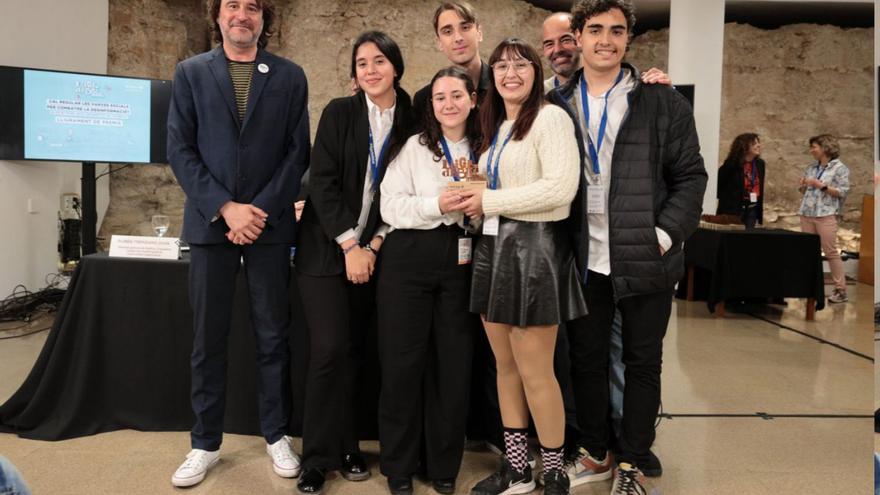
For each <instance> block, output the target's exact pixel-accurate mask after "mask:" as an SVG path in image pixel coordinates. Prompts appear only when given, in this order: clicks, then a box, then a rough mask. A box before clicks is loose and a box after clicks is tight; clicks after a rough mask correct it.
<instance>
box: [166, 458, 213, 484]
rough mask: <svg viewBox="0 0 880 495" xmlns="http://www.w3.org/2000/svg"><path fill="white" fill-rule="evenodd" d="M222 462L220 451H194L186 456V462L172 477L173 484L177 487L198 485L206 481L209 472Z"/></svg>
mask: <svg viewBox="0 0 880 495" xmlns="http://www.w3.org/2000/svg"><path fill="white" fill-rule="evenodd" d="M219 461H220V451H219V450H213V451H207V450H202V449H192V450H190V451H189V454H186V460H185V461H183V464H181V465H180V467H179V468H177V471H175V472H174V475H173V476H172V477H171V484H172V485H174V486H177V487H186V486H193V485H197V484H199V483H201V482H202V480H203V479H205V475H206V474H208V470H209V469H211V468H212V467H214V465H215V464H217V462H219Z"/></svg>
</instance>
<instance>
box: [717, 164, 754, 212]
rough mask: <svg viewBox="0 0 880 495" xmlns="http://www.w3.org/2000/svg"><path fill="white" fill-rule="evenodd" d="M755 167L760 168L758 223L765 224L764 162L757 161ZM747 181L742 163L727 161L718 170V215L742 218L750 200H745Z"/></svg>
mask: <svg viewBox="0 0 880 495" xmlns="http://www.w3.org/2000/svg"><path fill="white" fill-rule="evenodd" d="M755 166H756V167H758V190H759V191H760V194H758V205H757V214H758V223H760V224H761V225H763V224H764V168H765V166H764V160H761V159H760V158H756V159H755ZM745 194H746V192H745V180H744V177H743V167H742V164H741V163H733V162H732V161H731V160H725V161H724V165H722V166H721V168H720V169H718V194H717V196H718V208H717V209H716V210H715V214H716V215H736V216H742V214H743V210H744V208H745V207H746V206H748V203H749V202H748V200H745V199H743V197H744V196H745Z"/></svg>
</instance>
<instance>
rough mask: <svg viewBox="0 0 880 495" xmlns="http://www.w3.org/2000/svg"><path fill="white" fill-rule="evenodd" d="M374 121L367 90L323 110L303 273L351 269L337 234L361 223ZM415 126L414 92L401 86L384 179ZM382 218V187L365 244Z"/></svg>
mask: <svg viewBox="0 0 880 495" xmlns="http://www.w3.org/2000/svg"><path fill="white" fill-rule="evenodd" d="M369 126H370V122H369V118H368V115H367V101H366V96H365V95H364V93H363V92H362V91H359V92H358V93H357V94H356V95H354V96H349V97H345V98H336V99H334V100H332V101H331V102H330V103H328V104H327V106H326V107H325V108H324V112H323V113H322V114H321V120H320V122H319V123H318V132H317V134H316V135H315V144H314V146H313V148H312V163H311V170H310V171H309V186H308V196H307V197H306V206H305V210H303V215H302V220H301V221H300V225H299V233H298V244H297V248H296V259H295V263H296V269H297V271H299V272H301V273H304V274H307V275H313V276H328V275H338V274H340V273H343V272H344V271H345V259H344V258H343V255H342V250H341V249H340V248H339V245H338V244H336V240H335V239H336V237H338V236H339V235H341V234H342V233H343V232H345V231H346V230H348V229H353V228H355V227H357V223H358V217H360V213H361V209H362V207H363V193H364V177H365V175H366V173H367V159H368V156H369V152H370V151H369V146H370V144H369V139H370V138H369ZM413 127H414V126H413V109H412V103H411V101H410V97H409V94H407V93H406V91H404V90H403V89H400V88H398V89H397V102H396V108H395V110H394V122H393V124H392V128H391V141H390V143H389V148H388V153H386V156H385V157H384V159H383V160H382V163H380V164H379V182H380V183H381V181H382V179H383V178H384V177H385V169H386V168H387V166H388V163H389V162H390V161H391V160H392V159H393V158H394V156H395V155H396V153H397V152H398V151H400V148H401V147H402V146H403V144H404V143H405V142H406V139H407V138H408V137H409V136H410V135H411V134H412V133H413V132H414V129H413ZM377 152H378V150H377ZM380 222H381V218H380V214H379V192H378V191H376V193H375V194H374V195H373V202H372V203H371V204H370V213H369V216H368V217H367V224H366V226H365V228H364V231H363V233H362V234H361V238H360V240H359V242H360V243H361V244H366V243H367V242H369V241H370V239H371V238H372V236H373V233H374V232H375V230H376V228H377V227H378V226H379V224H380Z"/></svg>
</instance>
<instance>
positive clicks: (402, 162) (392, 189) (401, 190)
mask: <svg viewBox="0 0 880 495" xmlns="http://www.w3.org/2000/svg"><path fill="white" fill-rule="evenodd" d="M419 137H420V135H419V134H417V135H415V136H412V137H410V138H409V140H407V142H406V144H405V145H404V146H403V149H401V150H400V153H399V154H398V155H397V157H395V158H394V161H392V162H391V163H389V164H388V170H386V172H385V178H384V179H383V180H382V185H381V190H382V195H381V198H382V199H381V202H380V208H381V209H380V211H381V212H382V221H383V222H385V223H386V224H388V225H389V226H390V227H391V229H416V230H430V229H435V228H437V227H439V226H440V225H452V224H454V223H456V224H458V225H459V226H460V227H462V228H464V223H463V222H464V218H463V215H462V213H461V212H453V213H446V214H443V213H441V212H440V203H439V201H438V197H439V196H440V193H442V192H443V191H445V190H446V186H447V184H449V183H450V182H452V181H454V180H455V179H454V178H453V177H452V174H451V173H450V171H449V168H448V165H447V163H446V158H445V157H441V158H440V159H439V160H438V159H437V157H436V156H435V155H434V152H433V151H431V150H430V149H428V147H427V146H425V145H423V144H421V143H419ZM446 144H447V145H448V146H449V153H450V154H451V155H452V160H453V161H455V162H459V160H461V159H465V160H467V161H468V166H475V165H474V164H473V162H471V161H470V159H471V158H470V157H471V147H470V143H469V142H468V140H467V138H465V139H462V140H461V141H458V142H451V141H449V140H447V143H446Z"/></svg>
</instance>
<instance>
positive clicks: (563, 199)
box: [480, 104, 581, 222]
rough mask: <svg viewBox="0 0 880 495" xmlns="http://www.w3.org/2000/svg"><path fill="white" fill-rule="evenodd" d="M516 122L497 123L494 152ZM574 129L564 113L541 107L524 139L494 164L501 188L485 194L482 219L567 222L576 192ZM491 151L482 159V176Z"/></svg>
mask: <svg viewBox="0 0 880 495" xmlns="http://www.w3.org/2000/svg"><path fill="white" fill-rule="evenodd" d="M513 123H514V121H512V120H506V121H504V123H502V124H501V129H500V130H499V135H498V145H497V147H496V149H495V153H496V156H495V157H494V158H493V161H494V160H496V159H497V153H498V151H499V150H500V149H501V145H502V144H503V142H504V138H505V137H507V133H508V132H509V131H510V128H511V126H513ZM576 139H577V138H576V137H575V133H574V124H573V123H572V121H571V118H570V117H569V116H568V114H567V113H566V112H565V110H563V109H561V108H559V107H557V106H555V105H550V104H545V105H544V107H543V108H541V110H540V111H539V112H538V116H537V117H536V118H535V122H534V123H533V124H532V128H531V129H530V130H529V132H528V134H526V136H525V137H524V138H523V139H522V140H521V141H515V140H513V139H511V140H510V142H509V143H507V146H506V147H505V148H504V153H503V154H502V155H501V163H500V164H499V165H498V175H499V181H498V182H499V186H498V189H496V190H490V189H487V190H486V191H485V192H484V193H483V212H484V213H485V214H486V216H493V215H501V216H504V217H507V218H511V219H514V220H521V221H524V222H553V221H557V220H564V219H565V218H568V214H569V211H570V206H571V201H572V199H574V195H575V194H576V193H577V188H578V179H579V177H580V176H579V174H580V168H581V166H580V151H579V150H578V145H577V140H576ZM488 157H489V152H488V151H487V152H485V153H483V155H482V156H481V157H480V171H481V172H482V173H483V174H485V173H486V168H487V160H488Z"/></svg>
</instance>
